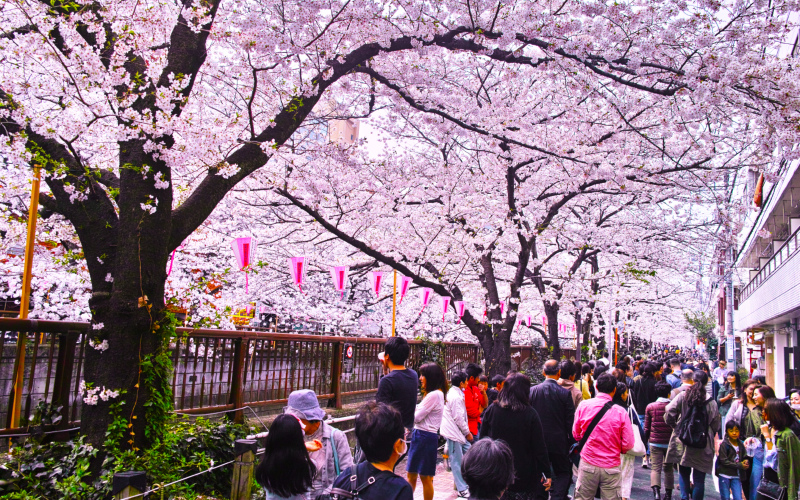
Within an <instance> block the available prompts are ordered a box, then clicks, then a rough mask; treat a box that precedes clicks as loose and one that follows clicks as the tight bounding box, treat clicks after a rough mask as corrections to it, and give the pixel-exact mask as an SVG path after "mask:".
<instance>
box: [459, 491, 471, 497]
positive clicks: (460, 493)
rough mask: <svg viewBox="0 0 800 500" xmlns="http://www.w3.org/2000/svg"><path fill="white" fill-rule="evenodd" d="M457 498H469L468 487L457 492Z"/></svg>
mask: <svg viewBox="0 0 800 500" xmlns="http://www.w3.org/2000/svg"><path fill="white" fill-rule="evenodd" d="M458 498H469V489H466V490H464V491H459V492H458Z"/></svg>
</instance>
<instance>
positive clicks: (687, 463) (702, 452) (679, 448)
mask: <svg viewBox="0 0 800 500" xmlns="http://www.w3.org/2000/svg"><path fill="white" fill-rule="evenodd" d="M688 412H689V405H688V404H687V403H686V391H683V392H681V393H680V394H678V395H677V396H676V397H675V398H674V399H673V400H672V401H670V402H669V404H668V405H667V408H666V412H665V413H664V421H665V422H666V423H667V425H669V426H670V427H672V428H673V429H675V428H676V427H677V426H678V423H680V419H681V416H682V415H686V414H688ZM706 412H707V413H708V442H707V443H706V447H705V448H690V447H689V446H684V445H683V443H682V442H681V440H680V439H678V433H677V432H675V431H674V430H673V432H672V437H671V438H670V440H669V448H667V457H666V462H667V463H673V464H674V463H677V464H679V465H683V466H684V467H691V468H692V469H697V470H699V471H703V472H705V473H706V474H712V473H713V472H714V436H715V435H716V434H717V431H718V430H719V426H720V417H719V410H718V409H717V403H716V402H715V401H713V400H710V401H708V402H706Z"/></svg>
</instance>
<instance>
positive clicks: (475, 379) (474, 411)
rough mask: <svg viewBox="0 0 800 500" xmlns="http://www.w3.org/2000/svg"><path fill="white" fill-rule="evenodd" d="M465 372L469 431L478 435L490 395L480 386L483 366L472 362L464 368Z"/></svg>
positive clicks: (465, 398)
mask: <svg viewBox="0 0 800 500" xmlns="http://www.w3.org/2000/svg"><path fill="white" fill-rule="evenodd" d="M464 372H465V373H466V374H467V387H466V388H465V389H464V404H465V406H466V407H467V421H468V422H469V431H470V432H471V433H472V435H473V436H477V435H478V431H479V426H480V423H481V413H482V412H483V409H484V408H486V407H487V406H489V398H488V396H486V393H485V392H482V391H481V390H480V388H479V387H478V384H479V383H480V376H481V373H483V368H481V367H480V366H478V365H476V364H475V363H470V364H468V365H467V367H466V368H465V369H464Z"/></svg>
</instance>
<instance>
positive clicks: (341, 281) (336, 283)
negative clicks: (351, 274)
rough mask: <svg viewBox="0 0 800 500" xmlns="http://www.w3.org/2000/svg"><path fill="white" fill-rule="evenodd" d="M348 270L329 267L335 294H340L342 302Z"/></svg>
mask: <svg viewBox="0 0 800 500" xmlns="http://www.w3.org/2000/svg"><path fill="white" fill-rule="evenodd" d="M348 271H349V268H348V267H347V266H333V267H331V278H333V287H334V288H335V289H336V291H337V292H339V293H341V294H342V296H341V298H342V300H344V289H345V288H346V287H347V273H348Z"/></svg>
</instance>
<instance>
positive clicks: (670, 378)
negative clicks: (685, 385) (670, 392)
mask: <svg viewBox="0 0 800 500" xmlns="http://www.w3.org/2000/svg"><path fill="white" fill-rule="evenodd" d="M669 366H670V368H672V373H670V374H669V375H667V383H668V384H669V385H670V386H671V387H672V388H673V389H677V388H678V387H680V386H681V360H679V359H678V358H672V359H671V360H670V361H669Z"/></svg>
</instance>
